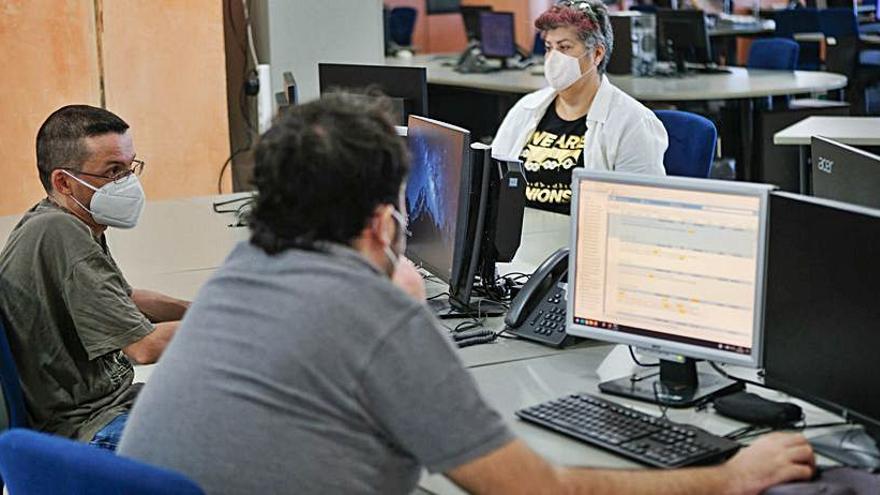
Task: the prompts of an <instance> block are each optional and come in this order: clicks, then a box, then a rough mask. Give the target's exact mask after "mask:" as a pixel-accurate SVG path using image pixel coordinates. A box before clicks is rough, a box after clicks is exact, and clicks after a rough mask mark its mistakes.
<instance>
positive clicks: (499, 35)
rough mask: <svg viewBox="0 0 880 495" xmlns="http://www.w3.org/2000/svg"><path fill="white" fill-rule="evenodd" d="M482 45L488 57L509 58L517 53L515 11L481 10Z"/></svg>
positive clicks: (484, 53)
mask: <svg viewBox="0 0 880 495" xmlns="http://www.w3.org/2000/svg"><path fill="white" fill-rule="evenodd" d="M480 46H481V47H482V50H483V55H485V56H487V57H493V58H508V57H513V56H514V55H516V41H515V38H514V26H513V13H511V12H480Z"/></svg>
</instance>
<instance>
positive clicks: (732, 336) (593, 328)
mask: <svg viewBox="0 0 880 495" xmlns="http://www.w3.org/2000/svg"><path fill="white" fill-rule="evenodd" d="M771 189H772V186H768V185H763V184H747V183H733V182H728V181H715V180H708V179H687V178H677V177H652V176H645V175H633V174H623V173H619V172H615V173H609V172H596V171H588V170H583V169H579V170H576V171H575V173H574V177H573V181H572V193H573V195H572V208H571V214H572V234H571V248H570V252H571V255H570V257H571V258H570V261H569V275H568V313H567V315H568V317H567V320H568V321H567V330H568V333H570V334H572V335H575V336H579V337H588V338H593V339H599V340H604V341H608V342H615V343H620V344H627V345H630V346H635V347H639V348H642V349H647V350H650V351H653V352H656V353H659V354H660V356H661V361H660V373H659V376H658V377H655V378H643V379H637V378H631V377H626V378H622V379H619V380H614V381H610V382H604V383H601V384H600V385H599V389H600V390H602V391H603V392H607V393H611V394H617V395H623V396H627V397H632V398H636V399H640V400H646V401H650V402H659V403H662V404H664V405H669V406H673V407H688V406H691V405H694V404H699V403H700V402H702V401H704V400H707V399H709V398H711V397H713V396H716V395H719V394H723V393H727V392H730V391H733V390H736V389H738V388H741V385H739V384H737V383H736V382H732V381H728V380H725V379H721V377H720V376H719V375H717V374H698V373H697V371H696V366H695V359H706V360H710V361H719V362H725V363H733V364H738V365H743V366H750V367H757V366H759V365H760V363H761V334H762V332H761V330H762V321H763V312H762V308H763V291H764V275H765V263H764V259H765V254H766V253H765V246H766V238H767V202H768V194H769V192H770V190H771Z"/></svg>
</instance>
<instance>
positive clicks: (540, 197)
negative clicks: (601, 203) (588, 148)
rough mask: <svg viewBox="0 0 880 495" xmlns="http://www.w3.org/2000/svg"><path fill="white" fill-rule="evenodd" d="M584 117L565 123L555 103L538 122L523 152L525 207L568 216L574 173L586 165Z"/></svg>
mask: <svg viewBox="0 0 880 495" xmlns="http://www.w3.org/2000/svg"><path fill="white" fill-rule="evenodd" d="M586 132H587V122H586V119H585V118H584V117H578V118H577V119H575V120H572V121H569V120H563V119H562V118H561V117H560V116H559V114H557V113H556V105H555V102H554V103H553V104H551V105H550V106H549V107H548V108H547V112H546V113H545V114H544V117H543V118H542V119H541V122H539V123H538V127H537V128H536V129H535V131H534V132H533V133H532V135H531V136H530V137H529V140H528V141H526V145H525V146H524V147H523V150H522V152H521V153H520V159H521V160H522V161H523V167H524V168H525V171H526V179H527V180H528V182H529V185H528V186H527V187H526V205H527V206H531V207H533V208H540V209H542V210H549V211H555V212H558V213H569V208H570V204H571V170H572V169H573V168H575V167H583V166H584V134H586Z"/></svg>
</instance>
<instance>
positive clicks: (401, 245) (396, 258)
mask: <svg viewBox="0 0 880 495" xmlns="http://www.w3.org/2000/svg"><path fill="white" fill-rule="evenodd" d="M391 216H392V217H394V220H396V221H397V233H395V234H394V237H395V239H396V241H395V243H394V244H396V245H397V248H398V251H397V253H395V252H394V250H392V249H391V246H385V256H386V257H387V258H388V261H390V262H391V273H389V274H388V276H389V277H390V276H393V275H394V270H396V269H397V263H399V262H400V256H401V255H402V254H403V252H404V251H406V234H408V233H409V232H408V230H407V226H406V218H405V217H404V216H403V213H401V212H399V211H397V209H396V208H395V209H393V210H391Z"/></svg>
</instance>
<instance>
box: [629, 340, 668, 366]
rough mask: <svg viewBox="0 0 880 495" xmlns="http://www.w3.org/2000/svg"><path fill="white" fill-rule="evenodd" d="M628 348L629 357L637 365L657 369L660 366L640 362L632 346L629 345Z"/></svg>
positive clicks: (658, 364)
mask: <svg viewBox="0 0 880 495" xmlns="http://www.w3.org/2000/svg"><path fill="white" fill-rule="evenodd" d="M626 347H627V349H629V357H631V358H632V360H633V362H634V363H636V365H638V366H641V367H643V368H656V367H658V366H660V363H641V362H639V360H638V358H636V353H635V351H633V348H632V346H631V345H628V346H626Z"/></svg>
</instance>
